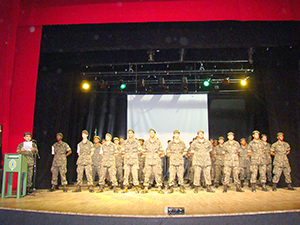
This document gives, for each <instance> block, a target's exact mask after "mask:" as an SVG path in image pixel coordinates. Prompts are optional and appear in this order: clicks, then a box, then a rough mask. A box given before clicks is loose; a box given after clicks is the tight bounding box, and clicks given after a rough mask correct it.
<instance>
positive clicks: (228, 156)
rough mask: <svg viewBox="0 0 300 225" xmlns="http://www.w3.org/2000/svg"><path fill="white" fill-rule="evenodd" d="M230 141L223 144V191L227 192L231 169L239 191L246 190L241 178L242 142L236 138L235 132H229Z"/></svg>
mask: <svg viewBox="0 0 300 225" xmlns="http://www.w3.org/2000/svg"><path fill="white" fill-rule="evenodd" d="M227 138H228V141H226V142H225V143H224V145H223V154H224V155H225V158H224V174H225V175H224V176H225V179H224V189H223V193H226V192H227V187H228V184H229V178H230V175H231V171H232V173H233V180H234V183H235V185H236V191H237V192H244V191H243V189H242V188H241V181H240V179H239V173H240V167H239V164H240V163H239V153H240V151H241V146H240V144H239V143H238V142H237V141H235V140H234V133H233V132H229V133H228V134H227Z"/></svg>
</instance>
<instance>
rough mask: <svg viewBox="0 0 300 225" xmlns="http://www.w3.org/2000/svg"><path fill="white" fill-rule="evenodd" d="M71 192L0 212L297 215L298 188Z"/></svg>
mask: <svg viewBox="0 0 300 225" xmlns="http://www.w3.org/2000/svg"><path fill="white" fill-rule="evenodd" d="M74 188H75V187H74V186H71V187H68V192H67V193H64V192H63V191H62V189H61V188H60V190H56V191H55V192H52V193H50V192H48V191H47V190H45V189H38V190H37V192H35V195H34V196H30V195H29V196H26V197H23V198H20V199H16V198H1V200H0V208H2V209H12V210H24V211H33V212H35V211H36V212H49V213H63V214H76V215H80V214H82V215H100V216H101V215H103V216H108V215H109V216H138V217H140V216H142V217H143V216H145V217H149V216H150V217H153V216H154V217H157V216H158V217H160V216H166V215H167V214H166V212H165V209H166V207H184V208H185V215H186V216H218V215H239V214H261V213H274V212H293V211H296V212H299V211H300V188H296V190H295V191H289V190H287V189H285V188H278V189H277V192H273V191H269V192H263V191H261V190H260V188H258V190H257V192H256V193H252V192H251V191H250V189H249V188H248V187H245V188H244V190H245V192H244V193H238V192H235V188H234V187H233V185H232V187H231V188H230V189H229V190H228V192H227V193H226V194H225V193H222V190H223V188H222V186H221V187H219V188H218V189H214V190H215V191H216V193H207V192H206V191H205V189H199V193H198V194H194V192H193V190H191V189H190V188H188V187H187V188H186V192H187V193H186V194H181V193H179V188H175V189H174V193H173V194H163V195H162V194H158V193H157V188H152V189H150V190H149V193H147V194H135V193H134V190H133V189H130V190H129V193H126V194H123V193H117V194H115V193H113V191H112V190H109V189H108V188H106V189H105V192H103V193H89V192H88V190H87V187H83V188H82V192H79V193H73V192H72V190H73V189H74ZM97 188H98V187H96V188H95V189H94V190H97ZM268 189H271V188H270V187H268ZM118 190H119V191H120V189H118ZM164 191H165V192H166V191H167V190H164Z"/></svg>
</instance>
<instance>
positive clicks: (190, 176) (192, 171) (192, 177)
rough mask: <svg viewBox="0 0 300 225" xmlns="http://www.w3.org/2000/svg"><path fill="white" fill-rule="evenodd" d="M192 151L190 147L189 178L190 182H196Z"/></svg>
mask: <svg viewBox="0 0 300 225" xmlns="http://www.w3.org/2000/svg"><path fill="white" fill-rule="evenodd" d="M190 153H191V147H189V148H188V163H187V170H188V175H187V177H188V180H189V182H191V183H192V182H194V168H193V156H192V155H191V154H190Z"/></svg>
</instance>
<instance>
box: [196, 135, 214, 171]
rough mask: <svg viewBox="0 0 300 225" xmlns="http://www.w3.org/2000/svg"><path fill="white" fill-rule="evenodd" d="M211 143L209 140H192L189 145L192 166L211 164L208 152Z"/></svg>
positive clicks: (210, 148) (210, 149)
mask: <svg viewBox="0 0 300 225" xmlns="http://www.w3.org/2000/svg"><path fill="white" fill-rule="evenodd" d="M211 151H212V144H211V143H210V141H209V140H207V139H204V141H203V142H200V140H199V139H196V140H195V141H193V143H192V145H191V153H192V154H194V155H193V166H211V159H210V152H211Z"/></svg>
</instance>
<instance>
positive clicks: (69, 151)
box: [66, 145, 72, 157]
mask: <svg viewBox="0 0 300 225" xmlns="http://www.w3.org/2000/svg"><path fill="white" fill-rule="evenodd" d="M71 154H72V149H71V148H70V146H69V145H67V154H66V157H67V156H69V155H71Z"/></svg>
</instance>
